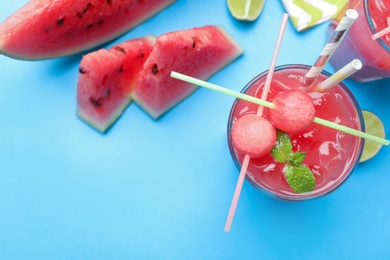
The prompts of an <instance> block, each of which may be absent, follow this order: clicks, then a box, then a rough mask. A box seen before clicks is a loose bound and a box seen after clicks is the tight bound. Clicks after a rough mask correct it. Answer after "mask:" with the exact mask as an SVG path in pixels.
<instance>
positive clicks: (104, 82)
mask: <svg viewBox="0 0 390 260" xmlns="http://www.w3.org/2000/svg"><path fill="white" fill-rule="evenodd" d="M155 39H156V37H154V36H145V37H142V38H137V39H132V40H129V41H126V42H124V43H121V44H119V45H116V46H114V47H112V48H110V49H109V50H106V49H100V50H98V51H95V52H91V53H89V54H87V55H85V56H84V57H83V58H82V60H81V62H80V67H79V80H78V84H77V115H78V116H79V117H80V118H81V119H82V120H84V121H85V122H86V123H88V124H89V125H91V126H92V127H94V128H96V129H97V130H99V131H100V132H105V131H106V130H107V129H108V128H109V127H110V126H111V125H112V124H113V123H114V122H115V121H116V120H117V119H118V118H119V117H120V115H121V114H122V113H123V111H124V110H125V109H126V108H127V106H128V105H129V104H130V103H131V92H132V90H133V88H134V86H135V84H136V82H137V79H138V75H139V72H140V70H141V69H142V65H143V63H144V62H145V60H146V59H147V57H148V56H149V54H150V52H151V51H152V48H153V45H154V43H155Z"/></svg>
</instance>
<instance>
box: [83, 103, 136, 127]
mask: <svg viewBox="0 0 390 260" xmlns="http://www.w3.org/2000/svg"><path fill="white" fill-rule="evenodd" d="M131 103H132V99H131V96H129V97H128V98H127V99H126V100H125V101H124V102H123V104H122V105H121V106H119V107H118V108H117V109H116V110H115V112H114V113H112V116H111V117H110V120H108V121H106V122H105V123H103V124H99V123H97V122H96V120H95V119H94V118H92V117H91V116H89V115H88V114H87V113H85V112H84V111H83V110H82V109H77V111H76V115H77V116H78V117H79V118H80V119H81V120H83V121H84V122H86V123H87V124H89V125H90V126H92V127H93V128H95V129H96V130H98V131H99V132H101V133H104V132H107V130H108V129H109V128H110V127H111V126H112V125H113V124H114V123H115V122H116V121H117V120H118V119H119V118H120V117H121V116H122V115H123V113H124V112H125V110H126V108H127V107H128V106H129V105H130V104H131Z"/></svg>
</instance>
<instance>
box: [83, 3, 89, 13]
mask: <svg viewBox="0 0 390 260" xmlns="http://www.w3.org/2000/svg"><path fill="white" fill-rule="evenodd" d="M90 6H91V3H88V4H87V5H86V6H85V8H84V10H83V13H86V12H87V11H88V9H89V7H90Z"/></svg>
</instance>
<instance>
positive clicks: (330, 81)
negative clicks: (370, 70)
mask: <svg viewBox="0 0 390 260" xmlns="http://www.w3.org/2000/svg"><path fill="white" fill-rule="evenodd" d="M362 66H363V64H362V62H361V61H360V60H359V59H354V60H353V61H351V62H350V63H348V64H347V65H345V66H344V67H342V68H341V69H340V70H338V71H337V72H336V73H334V74H333V75H332V76H330V77H329V78H327V79H326V80H324V81H322V82H321V83H320V85H319V86H318V87H317V90H318V91H324V90H327V89H330V88H332V87H333V86H335V85H337V84H338V83H340V82H341V81H343V80H344V79H346V78H348V77H349V76H351V75H352V74H353V73H355V72H356V71H358V70H360V69H361V68H362Z"/></svg>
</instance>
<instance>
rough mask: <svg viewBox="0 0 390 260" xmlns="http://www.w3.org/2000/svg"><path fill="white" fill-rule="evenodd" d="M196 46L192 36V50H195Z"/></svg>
mask: <svg viewBox="0 0 390 260" xmlns="http://www.w3.org/2000/svg"><path fill="white" fill-rule="evenodd" d="M195 46H196V38H195V37H194V36H192V48H195Z"/></svg>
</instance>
